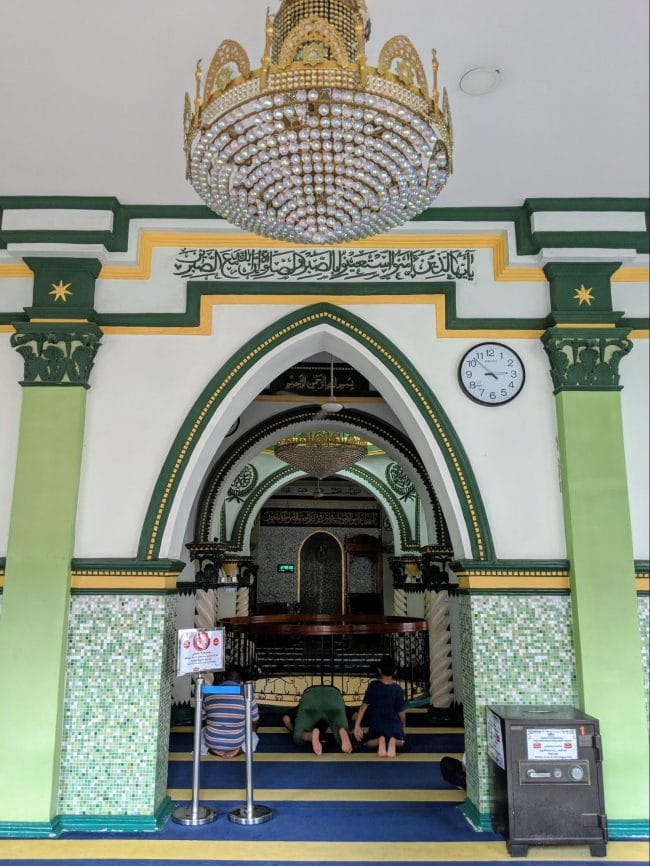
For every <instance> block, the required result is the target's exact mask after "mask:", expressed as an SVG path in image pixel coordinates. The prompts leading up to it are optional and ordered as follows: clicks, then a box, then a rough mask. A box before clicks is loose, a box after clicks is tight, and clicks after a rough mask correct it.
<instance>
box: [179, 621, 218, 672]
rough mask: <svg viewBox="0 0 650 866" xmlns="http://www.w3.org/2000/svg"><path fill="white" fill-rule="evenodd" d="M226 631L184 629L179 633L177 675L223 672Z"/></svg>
mask: <svg viewBox="0 0 650 866" xmlns="http://www.w3.org/2000/svg"><path fill="white" fill-rule="evenodd" d="M223 644H224V630H223V629H222V628H213V629H202V628H184V629H181V630H180V631H179V632H178V655H177V661H176V674H177V675H178V676H179V677H180V676H182V675H183V674H198V673H199V672H201V671H222V670H223V669H224V667H225V664H224V656H223Z"/></svg>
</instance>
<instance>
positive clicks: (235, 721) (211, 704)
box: [203, 665, 260, 758]
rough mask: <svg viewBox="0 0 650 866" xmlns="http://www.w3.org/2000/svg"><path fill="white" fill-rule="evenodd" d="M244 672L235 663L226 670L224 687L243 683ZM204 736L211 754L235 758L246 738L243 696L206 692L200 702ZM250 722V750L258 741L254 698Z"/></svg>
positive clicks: (256, 708)
mask: <svg viewBox="0 0 650 866" xmlns="http://www.w3.org/2000/svg"><path fill="white" fill-rule="evenodd" d="M243 676H244V673H243V670H242V669H241V668H240V667H239V666H238V665H230V666H229V667H228V668H227V669H226V679H225V680H224V681H223V683H222V685H224V686H236V685H239V684H240V683H241V682H242V679H243ZM203 718H204V720H205V727H204V728H203V739H204V742H205V744H206V746H207V747H208V749H209V750H210V752H212V754H213V755H218V756H219V757H220V758H234V757H236V756H237V755H238V754H239V753H240V752H241V751H243V747H244V741H245V738H246V701H245V699H244V696H243V695H206V696H205V699H204V701H203ZM251 722H252V724H253V751H255V748H256V746H257V743H258V738H257V735H256V734H255V730H254V729H255V728H256V727H257V726H258V725H259V723H260V712H259V709H258V707H257V701H256V700H255V698H253V701H252V703H251Z"/></svg>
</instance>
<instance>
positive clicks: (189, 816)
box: [172, 674, 217, 827]
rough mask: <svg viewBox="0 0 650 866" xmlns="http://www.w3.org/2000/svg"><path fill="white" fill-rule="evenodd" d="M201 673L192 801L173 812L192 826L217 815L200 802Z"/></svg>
mask: <svg viewBox="0 0 650 866" xmlns="http://www.w3.org/2000/svg"><path fill="white" fill-rule="evenodd" d="M204 682H205V680H204V678H203V677H202V676H201V674H198V676H197V677H196V685H195V688H194V697H195V704H196V705H195V709H194V754H193V756H192V803H191V805H189V806H177V807H176V808H175V809H174V811H173V812H172V821H175V822H176V823H177V824H186V825H189V826H190V827H198V826H200V825H201V824H209V823H210V822H211V821H214V820H215V819H216V817H217V812H216V809H211V808H210V806H201V805H200V804H199V780H200V773H201V769H200V768H201V707H202V705H203V683H204Z"/></svg>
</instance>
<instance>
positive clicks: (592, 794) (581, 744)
mask: <svg viewBox="0 0 650 866" xmlns="http://www.w3.org/2000/svg"><path fill="white" fill-rule="evenodd" d="M487 736H488V756H489V765H490V782H491V798H492V806H491V817H492V825H493V827H494V830H495V831H496V832H497V833H501V834H502V835H503V836H505V837H506V839H507V847H508V852H509V853H510V854H511V856H513V857H525V856H526V855H527V854H528V846H529V845H589V849H590V852H591V855H592V856H594V857H604V856H605V855H606V853H607V850H606V843H607V818H606V817H605V806H604V801H603V777H602V763H601V762H602V751H601V746H600V733H599V730H598V720H597V719H595V718H594V717H593V716H588V715H587V714H586V713H584V712H582V710H578V709H575V708H574V707H563V706H556V707H553V706H548V707H533V706H490V707H488V708H487Z"/></svg>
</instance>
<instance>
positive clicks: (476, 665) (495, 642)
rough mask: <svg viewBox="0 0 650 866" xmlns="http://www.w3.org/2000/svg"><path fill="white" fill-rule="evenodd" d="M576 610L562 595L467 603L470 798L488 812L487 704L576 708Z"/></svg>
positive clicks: (464, 660) (464, 653)
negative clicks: (562, 705)
mask: <svg viewBox="0 0 650 866" xmlns="http://www.w3.org/2000/svg"><path fill="white" fill-rule="evenodd" d="M571 620H572V618H571V602H570V599H569V597H568V596H559V595H545V596H532V595H522V596H515V595H493V596H490V595H480V596H469V595H467V596H462V597H461V600H460V623H461V630H462V634H463V641H462V649H461V664H462V670H463V685H464V689H463V692H464V711H465V749H466V752H467V793H468V798H469V799H470V800H471V802H472V803H474V805H475V806H476V807H477V808H478V810H479V812H481V813H489V811H490V797H489V794H490V788H489V772H488V756H487V735H486V715H485V708H486V706H488V704H567V705H570V706H576V702H577V699H578V698H577V691H576V673H575V661H574V649H573V635H572V624H571Z"/></svg>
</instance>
